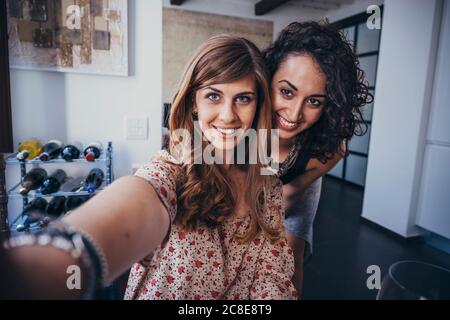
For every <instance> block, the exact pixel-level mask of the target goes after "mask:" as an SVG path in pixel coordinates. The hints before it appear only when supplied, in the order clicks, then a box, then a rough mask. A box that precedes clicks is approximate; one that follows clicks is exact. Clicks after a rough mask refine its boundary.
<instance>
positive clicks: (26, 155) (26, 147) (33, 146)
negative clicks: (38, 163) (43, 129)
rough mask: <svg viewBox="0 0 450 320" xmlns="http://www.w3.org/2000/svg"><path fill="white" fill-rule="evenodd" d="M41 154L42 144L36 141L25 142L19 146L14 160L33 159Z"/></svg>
mask: <svg viewBox="0 0 450 320" xmlns="http://www.w3.org/2000/svg"><path fill="white" fill-rule="evenodd" d="M41 152H42V144H41V143H40V142H39V141H38V140H26V141H24V142H22V143H21V144H20V145H19V153H17V155H16V159H17V160H20V161H23V160H26V159H34V158H36V157H37V156H38V155H40V154H41Z"/></svg>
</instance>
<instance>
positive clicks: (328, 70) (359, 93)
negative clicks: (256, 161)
mask: <svg viewBox="0 0 450 320" xmlns="http://www.w3.org/2000/svg"><path fill="white" fill-rule="evenodd" d="M292 54H294V55H295V54H307V55H310V56H312V57H313V58H314V60H315V61H316V62H317V63H318V64H319V66H320V68H321V70H322V72H323V73H324V74H325V75H326V79H327V80H326V81H327V82H326V95H327V98H326V103H325V108H324V111H323V114H322V116H321V117H320V119H319V120H318V121H317V122H316V123H315V124H314V125H313V126H312V127H310V128H309V129H307V130H305V131H304V132H302V133H300V134H299V135H298V139H300V140H299V142H300V145H301V148H302V150H304V151H306V152H308V153H309V154H310V155H311V157H313V158H316V159H318V160H319V161H321V162H322V163H325V162H326V161H327V160H330V159H331V158H332V157H333V156H334V155H335V154H336V153H339V154H340V155H342V156H346V155H347V154H348V150H347V149H348V148H345V150H344V149H342V148H341V143H342V141H347V140H349V139H350V138H351V137H352V136H353V135H363V134H364V133H365V132H366V130H367V125H366V123H365V122H364V121H363V118H362V114H361V107H362V106H364V105H365V104H367V103H370V102H372V101H373V96H372V95H371V94H370V93H369V91H368V90H369V89H368V86H367V84H366V83H365V81H364V72H363V71H362V70H361V69H360V68H359V62H358V59H357V57H356V55H355V53H354V51H353V48H352V46H351V45H350V44H349V43H348V42H347V40H346V39H345V36H344V35H343V34H342V32H340V31H339V30H338V29H337V28H336V27H335V26H333V25H332V24H330V23H328V21H321V22H313V21H310V22H302V23H300V22H293V23H291V24H289V25H288V26H287V27H286V28H284V29H283V30H282V31H281V32H280V34H279V35H278V38H277V40H276V41H275V42H274V43H273V44H272V45H271V46H270V47H268V48H266V49H265V50H263V55H264V58H265V60H266V64H267V67H268V70H269V72H270V76H271V77H273V75H274V74H275V72H276V71H277V69H278V67H279V66H280V64H281V63H282V62H283V61H284V60H285V59H287V58H288V57H289V56H290V55H292Z"/></svg>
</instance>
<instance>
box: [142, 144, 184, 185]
mask: <svg viewBox="0 0 450 320" xmlns="http://www.w3.org/2000/svg"><path fill="white" fill-rule="evenodd" d="M183 173H184V169H183V165H182V163H181V162H180V161H178V160H177V159H176V158H175V157H173V156H172V155H171V154H170V153H169V152H168V151H167V150H161V151H159V152H158V153H156V154H155V155H154V156H153V157H152V158H151V159H150V161H148V162H147V163H145V164H144V165H142V166H141V167H140V168H139V169H138V170H137V171H136V173H135V175H136V176H138V177H141V178H144V179H146V180H153V179H173V180H176V181H178V180H180V179H181V178H182V177H183Z"/></svg>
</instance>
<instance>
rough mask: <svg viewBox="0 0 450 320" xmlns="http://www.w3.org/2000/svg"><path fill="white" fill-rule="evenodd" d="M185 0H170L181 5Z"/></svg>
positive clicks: (176, 4) (172, 3) (173, 3)
mask: <svg viewBox="0 0 450 320" xmlns="http://www.w3.org/2000/svg"><path fill="white" fill-rule="evenodd" d="M184 1H185V0H170V4H171V5H173V6H181V5H182V4H183V2H184Z"/></svg>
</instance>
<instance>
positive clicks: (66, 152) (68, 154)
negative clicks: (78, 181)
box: [61, 143, 83, 162]
mask: <svg viewBox="0 0 450 320" xmlns="http://www.w3.org/2000/svg"><path fill="white" fill-rule="evenodd" d="M81 150H83V148H82V147H81V144H79V143H73V144H68V145H66V146H65V147H64V148H63V149H62V152H61V157H62V158H63V159H64V160H66V161H68V162H70V161H72V160H73V159H78V158H79V157H80V154H81Z"/></svg>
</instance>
